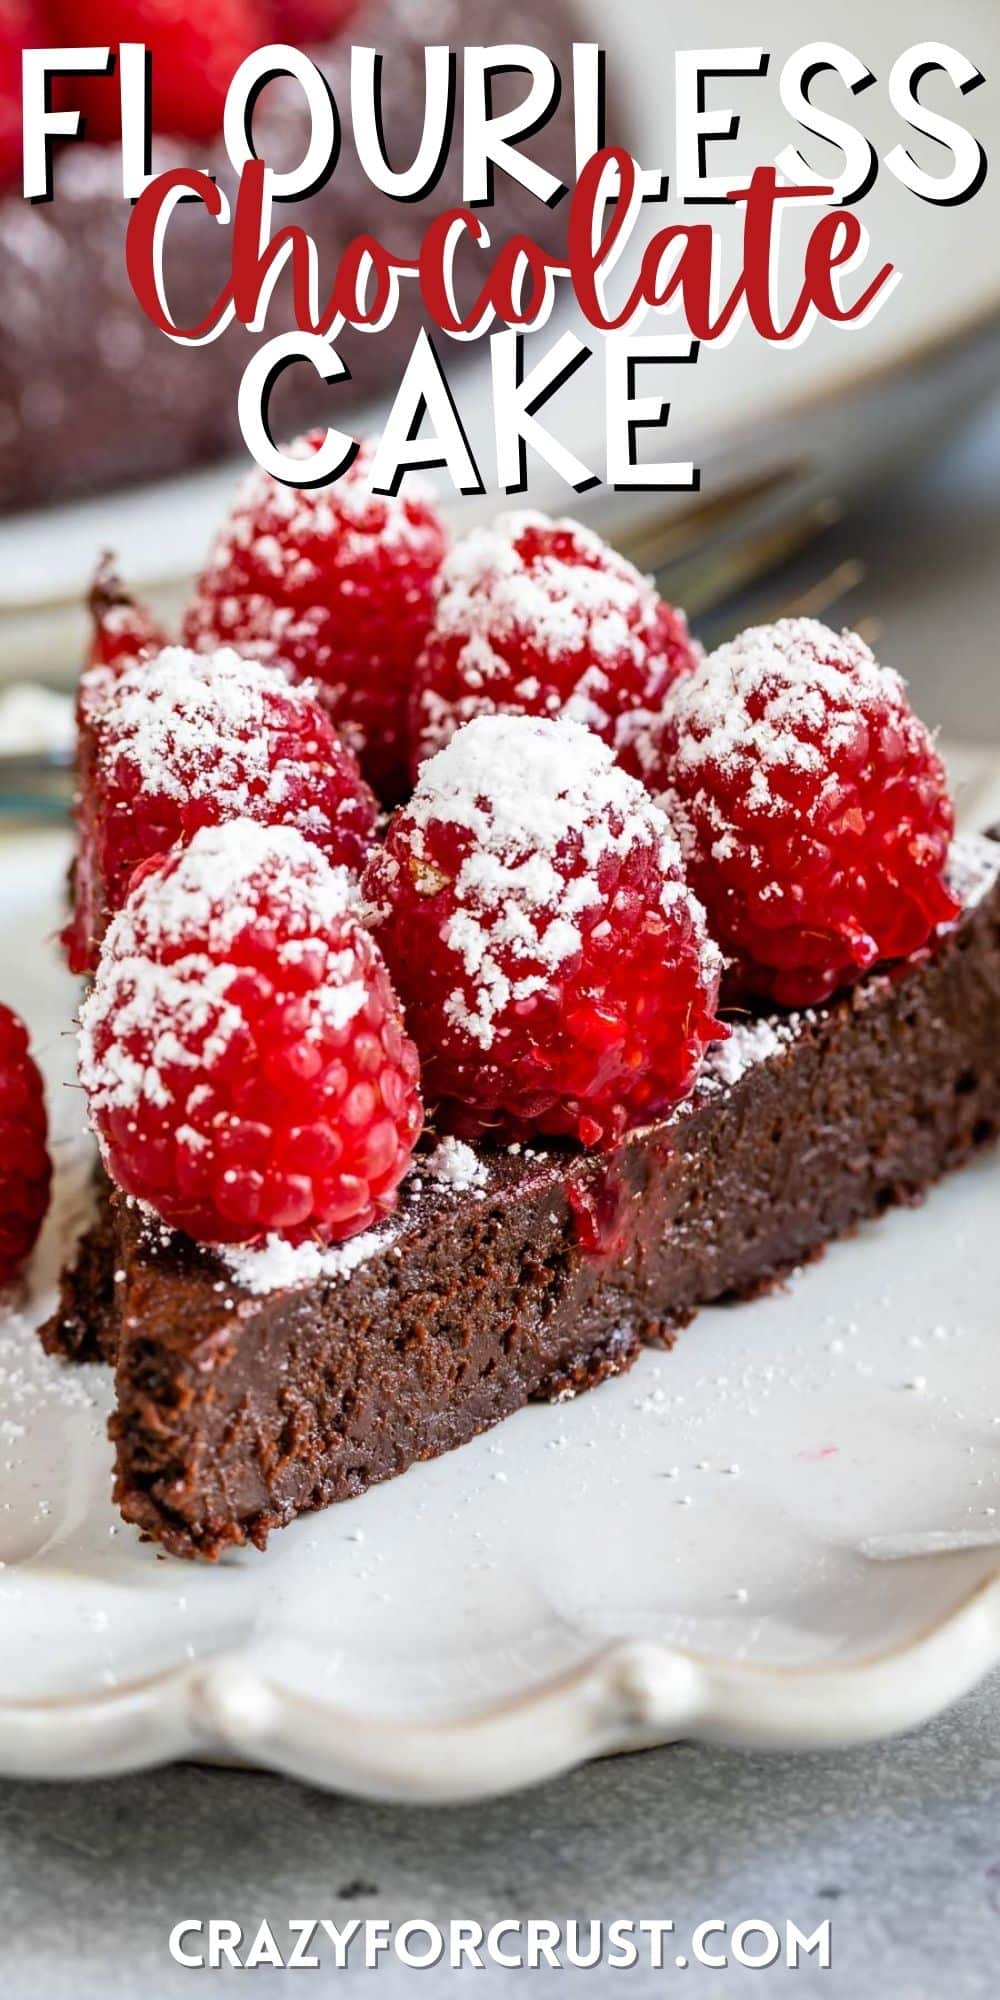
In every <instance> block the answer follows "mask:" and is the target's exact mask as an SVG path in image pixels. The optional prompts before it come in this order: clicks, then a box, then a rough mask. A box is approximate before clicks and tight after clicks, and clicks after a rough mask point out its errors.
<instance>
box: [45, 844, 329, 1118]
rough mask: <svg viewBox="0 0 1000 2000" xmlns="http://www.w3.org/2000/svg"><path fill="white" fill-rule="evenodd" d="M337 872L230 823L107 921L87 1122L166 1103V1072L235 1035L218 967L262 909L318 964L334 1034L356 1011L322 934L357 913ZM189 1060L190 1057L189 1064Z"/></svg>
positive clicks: (85, 1070) (92, 1031) (226, 974)
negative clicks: (317, 957) (276, 913)
mask: <svg viewBox="0 0 1000 2000" xmlns="http://www.w3.org/2000/svg"><path fill="white" fill-rule="evenodd" d="M356 896H357V891H356V887H355V884H354V882H353V879H352V877H351V876H350V875H349V874H348V872H347V870H346V869H343V868H333V867H331V865H330V863H329V862H328V861H327V860H326V858H325V857H324V855H323V854H322V853H321V852H320V851H319V850H318V849H317V848H315V847H313V846H312V845H311V844H310V843H309V842H308V841H306V840H305V839H304V838H303V836H302V835H301V834H300V833H298V832H297V831H296V830H295V829H294V828H292V827H265V826H261V825H259V824H258V823H257V822H256V821H253V820H240V819H237V820H231V821H228V822H226V823H225V824H223V825H221V826H212V827H205V828H203V829H202V830H201V831H200V832H198V833H196V834H195V836H194V838H193V839H192V841H191V843H190V845H189V846H188V847H187V848H184V849H182V850H177V851H175V853H174V854H173V855H172V856H171V858H170V861H169V863H168V864H167V866H166V867H165V868H164V869H163V870H161V871H158V872H157V873H156V874H154V875H150V876H147V877H146V878H145V879H144V880H143V881H141V882H140V883H139V884H138V885H137V887H136V888H135V889H134V890H133V891H132V894H131V895H130V897H129V899H128V901H127V903H126V904H125V906H124V908H123V909H121V910H120V911H119V912H118V914H117V916H116V917H115V918H114V919H113V921H112V923H111V925H110V927H109V930H108V933H107V936H106V938H105V940H104V945H103V948H102V952H101V960H100V964H99V967H98V972H97V977H96V979H95V982H94V986H93V989H92V991H91V993H90V994H89V996H88V998H87V999H86V1000H85V1001H84V1004H83V1007H82V1009H81V1014H80V1023H81V1036H80V1080H81V1082H82V1083H83V1086H84V1089H85V1090H86V1091H87V1094H88V1098H89V1100H90V1104H91V1109H92V1111H111V1110H118V1111H121V1110H128V1109H130V1108H134V1107H135V1106H136V1105H137V1104H139V1102H140V1101H142V1100H145V1101H146V1102H147V1103H149V1104H152V1105H154V1106H160V1107H162V1106H163V1105H165V1104H166V1103H167V1102H170V1101H172V1099H171V1098H170V1097H169V1095H168V1093H167V1091H166V1087H165V1084H164V1080H163V1079H164V1072H165V1071H166V1070H167V1069H169V1070H170V1071H171V1072H172V1073H173V1074H174V1075H175V1077H176V1073H177V1072H178V1071H183V1070H184V1068H185V1067H192V1066H194V1067H197V1068H198V1069H199V1070H200V1069H201V1068H202V1067H203V1066H204V1065H205V1063H206V1062H208V1063H211V1062H214V1061H217V1060H218V1058H219V1056H220V1055H221V1054H222V1053H223V1051H224V1050H225V1049H226V1048H227V1047H228V1046H229V1044H230V1043H231V1042H232V1040H233V1038H234V1037H235V1036H236V1035H238V1034H239V1033H240V1032H241V1029H242V1025H243V1016H242V1013H241V1010H240V1009H239V1008H238V1007H237V1006H235V1005H233V1003H232V1002H231V1001H230V1000H229V999H228V997H227V996H228V993H229V988H230V986H231V985H232V982H233V980H234V979H235V978H236V977H237V976H238V971H239V968H238V967H237V966H235V965H232V964H229V963H227V962H226V956H227V953H228V951H229V948H230V946H231V945H232V943H233V941H234V939H235V938H236V937H238V936H239V935H240V934H241V933H242V932H245V931H247V930H249V929H251V928H252V926H253V925H254V923H255V922H256V921H258V920H259V918H260V913H261V901H262V898H263V899H264V900H266V901H267V903H268V904H269V906H270V908H271V909H272V910H273V909H274V908H276V907H277V908H280V910H281V912H282V916H283V919H284V921H285V922H286V924H287V927H288V929H289V931H290V932H291V933H292V938H291V944H292V948H293V950H297V951H299V952H301V951H303V950H316V951H320V952H322V953H323V954H324V955H325V971H326V975H327V983H326V986H325V988H324V989H323V990H322V992H321V995H320V1004H321V1006H322V1007H323V1008H324V1009H326V1011H327V1015H328V1017H329V1018H330V1019H331V1020H332V1022H333V1024H334V1025H335V1026H338V1027H340V1026H343V1025H345V1024H346V1022H347V1021H349V1020H350V1019H352V1018H353V1016H354V1014H356V1013H357V1012H358V1011H359V1009H360V1008H361V1007H362V1006H363V1004H364V999H365V989H364V986H363V984H362V983H361V982H360V981H358V980H357V979H350V980H345V978H344V974H345V971H346V970H348V969H351V970H353V966H354V961H353V956H352V955H351V954H345V953H344V952H339V951H334V950H332V949H331V947H330V944H329V937H328V934H329V932H330V930H331V928H333V927H334V926H335V925H336V924H337V923H338V921H339V920H341V919H342V918H343V917H344V915H345V914H346V913H347V912H348V911H350V910H352V909H354V908H355V907H356ZM194 1050H197V1054H196V1055H195V1054H194V1053H193V1051H194Z"/></svg>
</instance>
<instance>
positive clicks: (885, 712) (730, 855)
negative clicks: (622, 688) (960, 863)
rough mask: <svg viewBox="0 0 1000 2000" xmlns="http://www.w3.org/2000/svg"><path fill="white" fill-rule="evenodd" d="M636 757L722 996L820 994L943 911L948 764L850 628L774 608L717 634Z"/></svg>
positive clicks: (799, 1000) (952, 907) (949, 820)
mask: <svg viewBox="0 0 1000 2000" xmlns="http://www.w3.org/2000/svg"><path fill="white" fill-rule="evenodd" d="M644 757H645V768H646V773H647V779H648V782H649V784H650V787H651V789H653V790H654V791H663V792H664V795H665V796H664V803H665V804H666V806H667V809H668V811H671V812H675V813H676V819H677V824H678V826H679V827H680V828H681V829H682V838H683V842H684V846H685V853H686V859H687V862H688V871H689V874H690V877H691V881H692V884H693V886H694V888H695V889H696V891H697V893H698V895H699V896H700V897H701V899H702V901H703V903H704V904H705V907H706V909H707V911H708V918H709V923H710V924H711V927H712V932H713V935H714V936H715V937H716V938H717V939H718V941H719V943H720V945H721V946H722V949H723V951H724V952H726V953H729V954H731V955H732V960H733V963H732V966H731V968H730V972H729V976H728V981H727V991H728V992H729V993H730V994H731V995H732V996H734V997H748V996H749V997H759V998H762V999H768V1000H775V1001H777V1002H778V1003H779V1004H780V1005H783V1006H789V1007H797V1006H805V1005H809V1004H810V1003H812V1002H814V1001H819V1000H824V999H826V997H827V996H828V995H829V994H830V993H832V992H834V991H835V990H836V988H837V987H839V986H845V985H849V984H850V983H851V982H852V981H853V980H856V979H858V978H859V977H860V975H861V974H862V973H863V972H866V971H867V970H868V968H869V967H870V966H872V965H875V964H876V963H878V962H879V961H880V960H888V959H899V958H906V957H908V956H909V955H910V953H911V952H914V951H916V950H917V949H918V948H919V947H920V946H921V945H923V944H925V943H926V942H927V939H928V938H929V937H930V936H931V934H932V933H933V931H934V930H935V929H936V927H937V926H938V925H939V924H941V923H944V922H946V921H947V920H948V919H949V918H950V917H953V916H954V915H955V914H956V910H957V905H956V903H955V901H954V898H953V897H952V896H951V894H950V893H949V890H948V887H947V884H946V880H945V868H946V864H947V860H948V848H949V843H950V841H951V836H952V832H953V828H954V811H953V808H952V802H951V799H950V797H949V795H948V783H947V778H946V776H945V771H944V766H943V764H942V762H941V759H940V757H939V756H938V754H937V752H936V750H935V748H934V745H933V742H932V740H931V737H930V736H929V734H928V732H927V730H926V729H925V727H924V725H923V723H922V722H920V721H919V720H918V719H917V717H916V716H915V715H914V714H913V712H912V710H911V708H910V706H909V704H908V702H907V700H906V694H905V689H904V685H903V682H902V681H901V680H900V678H899V676H898V674H895V673H892V672H891V671H889V670H888V669H885V668H882V667H880V666H879V665H878V662H877V661H876V660H875V659H874V658H873V656H872V654H871V653H870V651H869V649H868V647H867V646H866V645H865V644H864V642H863V640H861V639H859V638H858V637H857V635H856V634H855V633H852V632H845V633H844V634H843V635H842V637H840V638H838V637H837V636H836V634H835V633H833V632H831V631H829V630H828V629H827V627H826V626H825V625H821V624H819V623H818V622H817V621H816V620H815V619H812V618H784V619H782V620H781V621H780V623H779V624H777V625H767V626H760V627H757V628H755V629H752V630H751V631H749V632H744V633H743V634H742V635H741V636H740V638H738V639H734V640H733V642H732V643H731V644H730V645H727V646H720V647H719V650H718V651H717V652H716V653H713V654H712V655H711V657H710V658H709V659H707V660H705V661H704V662H703V663H702V664H701V665H700V666H699V667H698V668H697V669H696V671H695V672H694V673H693V674H691V675H690V676H688V678H687V679H685V680H683V681H679V682H678V683H677V685H676V687H675V688H673V689H672V691H671V694H670V696H669V698H668V700H667V703H666V705H665V707H664V711H663V715H662V718H661V719H660V721H659V723H658V724H657V725H656V726H654V728H653V729H652V730H651V731H650V734H649V738H648V740H647V742H646V744H645V750H644Z"/></svg>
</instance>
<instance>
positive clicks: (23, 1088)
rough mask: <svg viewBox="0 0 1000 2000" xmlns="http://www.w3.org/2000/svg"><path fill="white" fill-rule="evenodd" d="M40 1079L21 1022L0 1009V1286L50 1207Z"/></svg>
mask: <svg viewBox="0 0 1000 2000" xmlns="http://www.w3.org/2000/svg"><path fill="white" fill-rule="evenodd" d="M47 1130H48V1125H47V1121H46V1117H45V1097H44V1093H43V1090H42V1079H41V1077H40V1076H39V1074H38V1070H37V1068H36V1066H35V1064H34V1063H33V1062H32V1059H31V1057H30V1055H29V1054H28V1037H27V1034H26V1032H25V1029H24V1026H23V1024H22V1022H20V1021H19V1020H18V1018H17V1015H16V1014H14V1013H12V1012H11V1009H10V1008H9V1007H4V1006H0V1284H3V1285H6V1284H7V1283H8V1282H9V1280H10V1279H11V1278H12V1277H13V1276H14V1274H15V1272H16V1271H18V1270H19V1269H20V1267H21V1265H22V1264H23V1263H24V1260H25V1258H26V1257H27V1255H28V1253H29V1251H30V1250H32V1249H33V1248H34V1244H35V1240H36V1238H37V1236H38V1232H39V1230H40V1229H41V1226H42V1222H43V1219H44V1216H45V1211H46V1209H47V1208H48V1205H49V1183H50V1181H51V1178H52V1165H51V1162H50V1160H49V1154H48V1147H47V1145H46V1143H45V1142H46V1134H47Z"/></svg>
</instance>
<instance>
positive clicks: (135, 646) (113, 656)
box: [62, 555, 164, 972]
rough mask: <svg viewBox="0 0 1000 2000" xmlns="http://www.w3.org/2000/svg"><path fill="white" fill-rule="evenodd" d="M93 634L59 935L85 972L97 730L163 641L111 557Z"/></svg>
mask: <svg viewBox="0 0 1000 2000" xmlns="http://www.w3.org/2000/svg"><path fill="white" fill-rule="evenodd" d="M89 607H90V615H91V619H92V621H93V632H92V636H91V642H90V651H89V654H88V656H87V661H86V664H85V666H84V669H83V672H82V673H81V675H80V679H79V681H78V683H77V690H76V800H75V804H74V809H73V811H74V818H75V820H76V823H77V830H78V834H79V836H80V838H79V840H78V845H77V853H76V856H75V858H74V861H73V865H72V868H71V870H70V891H71V901H72V906H73V914H72V916H71V918H70V921H69V923H68V924H67V925H66V926H65V928H64V930H63V933H62V942H63V948H64V950H65V952H66V958H67V961H68V963H69V965H70V968H71V970H72V971H74V972H84V971H86V970H87V969H88V967H89V965H90V962H91V942H90V940H91V929H92V914H91V913H92V911H93V910H95V909H98V908H100V903H101V900H102V898H101V893H100V891H99V889H98V886H97V884H96V883H95V882H94V881H93V879H92V871H93V860H94V857H93V851H92V844H91V842H90V841H89V840H88V839H86V838H85V837H84V826H85V823H86V820H87V816H88V812H89V810H90V800H91V794H92V791H93V787H94V766H95V762H96V758H97V725H98V722H99V720H100V717H101V714H102V713H103V710H104V708H105V707H106V705H107V702H108V700H109V699H110V696H111V692H112V690H113V688H114V686H115V684H116V682H117V681H118V680H119V679H120V678H121V676H122V674H123V673H124V672H125V669H126V668H127V667H130V666H134V665H135V663H136V661H138V660H142V659H148V658H149V656H150V655H151V654H152V653H155V652H157V651H159V649H160V648H161V647H162V645H163V643H164V641H163V637H162V634H161V633H160V631H159V628H158V626H157V625H156V623H155V621H154V619H153V616H152V613H151V612H150V611H148V610H147V609H146V607H145V605H143V604H140V603H139V601H138V599H137V598H134V597H132V596H131V595H130V593H129V592H128V591H127V590H126V589H125V587H124V585H123V584H122V582H121V579H120V578H119V576H118V573H117V571H116V569H115V567H114V563H113V561H112V559H111V557H110V556H107V555H105V556H102V558H101V561H100V562H99V563H98V566H97V573H96V575H95V577H94V582H93V585H92V587H91V592H90V598H89Z"/></svg>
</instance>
